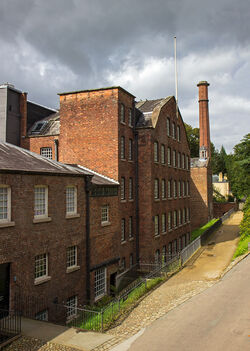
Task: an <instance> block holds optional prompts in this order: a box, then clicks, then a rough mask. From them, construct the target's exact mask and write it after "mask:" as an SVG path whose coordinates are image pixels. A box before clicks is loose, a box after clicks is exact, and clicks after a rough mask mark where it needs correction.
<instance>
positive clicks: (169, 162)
mask: <svg viewBox="0 0 250 351" xmlns="http://www.w3.org/2000/svg"><path fill="white" fill-rule="evenodd" d="M168 165H169V166H170V165H171V149H170V147H168Z"/></svg>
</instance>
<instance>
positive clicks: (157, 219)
mask: <svg viewBox="0 0 250 351" xmlns="http://www.w3.org/2000/svg"><path fill="white" fill-rule="evenodd" d="M154 222H155V235H159V216H158V215H156V216H155V217H154Z"/></svg>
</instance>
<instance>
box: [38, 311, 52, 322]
mask: <svg viewBox="0 0 250 351" xmlns="http://www.w3.org/2000/svg"><path fill="white" fill-rule="evenodd" d="M35 319H36V320H38V321H48V320H49V312H48V310H43V311H41V312H38V313H37V314H36V315H35Z"/></svg>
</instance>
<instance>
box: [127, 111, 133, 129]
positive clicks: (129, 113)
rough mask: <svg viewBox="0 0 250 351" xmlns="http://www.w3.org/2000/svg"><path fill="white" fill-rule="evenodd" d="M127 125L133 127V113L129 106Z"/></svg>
mask: <svg viewBox="0 0 250 351" xmlns="http://www.w3.org/2000/svg"><path fill="white" fill-rule="evenodd" d="M128 125H129V126H130V127H133V113H132V109H131V108H130V109H129V110H128Z"/></svg>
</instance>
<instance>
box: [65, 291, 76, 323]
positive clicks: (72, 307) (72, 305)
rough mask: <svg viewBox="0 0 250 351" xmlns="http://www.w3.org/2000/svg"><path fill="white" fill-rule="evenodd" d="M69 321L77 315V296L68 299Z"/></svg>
mask: <svg viewBox="0 0 250 351" xmlns="http://www.w3.org/2000/svg"><path fill="white" fill-rule="evenodd" d="M66 306H67V320H69V319H71V318H73V317H75V316H76V315H77V295H74V296H71V297H69V298H68V299H67V302H66Z"/></svg>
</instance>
